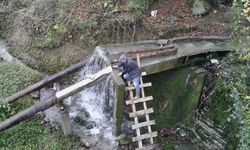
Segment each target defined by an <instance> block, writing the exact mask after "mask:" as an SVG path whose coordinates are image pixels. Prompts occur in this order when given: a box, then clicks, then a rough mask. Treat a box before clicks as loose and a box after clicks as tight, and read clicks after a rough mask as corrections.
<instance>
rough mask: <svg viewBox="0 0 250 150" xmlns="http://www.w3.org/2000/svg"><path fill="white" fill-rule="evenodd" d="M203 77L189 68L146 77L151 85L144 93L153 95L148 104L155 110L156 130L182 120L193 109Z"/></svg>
mask: <svg viewBox="0 0 250 150" xmlns="http://www.w3.org/2000/svg"><path fill="white" fill-rule="evenodd" d="M204 77H205V75H204V74H203V73H195V71H194V70H193V69H191V68H180V69H177V70H172V71H167V72H163V73H159V74H156V75H151V76H149V77H147V80H148V82H152V85H153V86H152V87H150V88H148V89H146V93H147V94H148V95H152V96H153V97H154V100H153V101H151V102H149V105H151V106H152V107H153V108H154V110H155V113H154V118H155V120H156V127H157V129H158V130H160V129H162V128H167V127H172V126H174V125H176V123H178V122H182V121H184V120H185V119H186V118H187V117H188V116H189V114H190V113H191V112H193V111H194V110H195V108H196V106H197V104H198V100H199V96H200V93H201V90H202V87H203V80H204ZM189 123H190V122H189Z"/></svg>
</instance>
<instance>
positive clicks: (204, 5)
mask: <svg viewBox="0 0 250 150" xmlns="http://www.w3.org/2000/svg"><path fill="white" fill-rule="evenodd" d="M210 8H211V5H210V4H209V3H208V2H206V1H205V0H195V1H194V4H193V8H192V11H193V15H197V16H199V15H205V14H207V13H208V11H209V10H210Z"/></svg>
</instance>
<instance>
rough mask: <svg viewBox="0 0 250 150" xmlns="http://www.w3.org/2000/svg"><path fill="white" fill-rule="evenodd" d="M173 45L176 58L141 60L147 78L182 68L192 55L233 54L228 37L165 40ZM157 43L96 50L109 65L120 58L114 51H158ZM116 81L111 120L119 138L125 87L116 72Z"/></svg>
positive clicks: (123, 45) (120, 45)
mask: <svg viewBox="0 0 250 150" xmlns="http://www.w3.org/2000/svg"><path fill="white" fill-rule="evenodd" d="M167 40H169V41H170V42H171V43H172V44H175V46H176V48H178V51H177V53H176V54H175V55H167V56H166V55H158V56H152V57H148V58H144V59H141V67H142V71H146V72H147V74H148V75H149V74H155V73H159V72H162V71H166V70H171V69H174V68H178V67H181V66H183V65H185V60H186V59H187V58H188V57H190V56H194V55H198V54H207V53H209V52H229V51H234V49H233V48H232V46H231V44H230V41H229V40H230V37H197V38H194V37H183V38H173V39H167ZM157 43H158V40H149V41H140V42H134V43H125V44H112V45H102V46H97V47H96V50H97V51H99V53H100V54H101V55H102V56H103V57H104V60H105V61H106V63H107V64H108V65H110V64H111V63H112V60H115V59H118V58H119V55H117V56H111V55H110V53H112V52H114V51H126V50H139V49H154V48H160V47H161V45H159V44H157ZM112 75H113V79H114V81H115V85H114V86H115V88H116V97H117V100H116V102H115V108H114V109H115V110H114V112H115V113H114V119H115V122H116V131H117V134H120V132H121V130H120V128H121V123H122V118H123V108H124V105H125V102H124V91H125V83H124V81H123V79H122V78H121V77H120V76H119V74H118V72H116V71H114V72H113V73H112Z"/></svg>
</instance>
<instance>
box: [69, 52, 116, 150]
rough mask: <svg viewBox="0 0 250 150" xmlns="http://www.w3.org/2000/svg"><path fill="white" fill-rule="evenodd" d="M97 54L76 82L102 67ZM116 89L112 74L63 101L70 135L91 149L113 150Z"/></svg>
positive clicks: (102, 62) (101, 61) (101, 60)
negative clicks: (66, 110) (77, 137)
mask: <svg viewBox="0 0 250 150" xmlns="http://www.w3.org/2000/svg"><path fill="white" fill-rule="evenodd" d="M105 66H106V64H105V61H104V60H103V58H102V57H101V56H100V53H98V52H97V51H95V53H94V55H93V56H92V58H91V59H90V61H89V62H88V64H87V65H86V67H84V68H83V69H82V70H81V72H80V74H79V76H78V77H77V78H76V79H75V80H76V82H77V81H81V80H83V79H85V78H87V77H88V75H90V74H94V73H96V72H97V71H99V70H101V69H102V68H103V67H105ZM114 96H115V90H114V88H113V80H112V77H111V75H110V76H109V77H108V78H107V79H106V80H105V81H102V82H100V83H98V84H97V85H94V86H92V87H89V88H87V89H85V90H83V91H81V92H79V93H77V94H75V95H74V96H71V97H69V98H68V99H67V100H65V104H66V105H68V106H69V107H68V108H69V114H70V118H71V120H72V126H73V132H74V134H76V135H77V136H79V137H81V138H82V139H84V140H85V141H86V142H87V143H89V144H90V145H92V146H91V147H92V149H95V150H96V149H107V150H108V149H114V148H115V145H117V144H116V143H115V142H114V141H115V136H114V135H115V124H114V120H113V118H114V117H113V113H114V109H113V108H114V101H115V97H114Z"/></svg>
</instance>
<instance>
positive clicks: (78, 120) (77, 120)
mask: <svg viewBox="0 0 250 150" xmlns="http://www.w3.org/2000/svg"><path fill="white" fill-rule="evenodd" d="M74 122H75V123H77V124H79V125H81V126H85V125H86V123H87V121H86V120H84V119H82V118H81V117H80V116H76V117H75V118H74Z"/></svg>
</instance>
